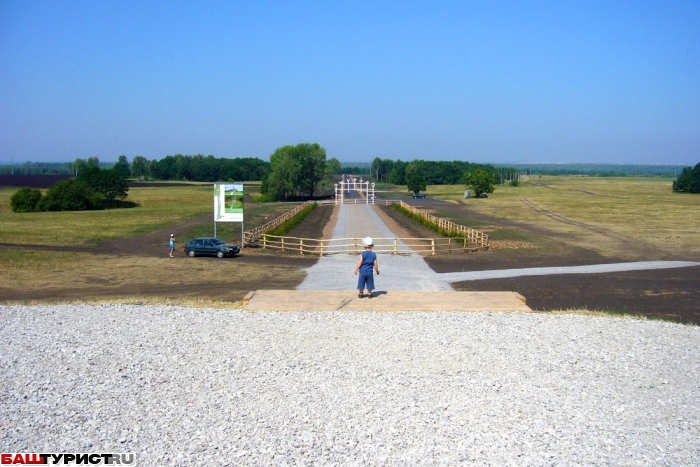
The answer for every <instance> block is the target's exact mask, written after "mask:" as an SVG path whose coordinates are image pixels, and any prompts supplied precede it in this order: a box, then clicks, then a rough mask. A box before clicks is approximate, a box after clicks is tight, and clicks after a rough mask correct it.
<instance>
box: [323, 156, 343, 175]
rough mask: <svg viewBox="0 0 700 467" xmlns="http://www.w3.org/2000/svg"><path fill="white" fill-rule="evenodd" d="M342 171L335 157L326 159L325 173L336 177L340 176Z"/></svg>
mask: <svg viewBox="0 0 700 467" xmlns="http://www.w3.org/2000/svg"><path fill="white" fill-rule="evenodd" d="M342 171H343V169H342V167H341V166H340V161H339V160H338V159H336V158H335V157H331V158H330V159H328V161H327V162H326V173H327V174H331V175H336V174H340V173H341V172H342Z"/></svg>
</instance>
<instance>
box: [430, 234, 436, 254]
mask: <svg viewBox="0 0 700 467" xmlns="http://www.w3.org/2000/svg"><path fill="white" fill-rule="evenodd" d="M430 243H431V245H432V250H433V253H432V255H433V256H435V239H434V238H431V239H430Z"/></svg>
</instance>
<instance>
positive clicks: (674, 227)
mask: <svg viewBox="0 0 700 467" xmlns="http://www.w3.org/2000/svg"><path fill="white" fill-rule="evenodd" d="M537 184H539V185H537ZM671 185H672V180H671V179H662V178H642V177H640V178H632V177H624V178H601V177H576V176H569V177H561V176H560V177H554V176H542V177H541V178H535V177H533V178H532V179H530V180H527V181H521V184H520V186H518V187H511V186H509V185H505V186H497V187H496V191H495V192H494V193H492V194H490V195H489V198H488V199H474V198H471V199H466V200H465V199H463V193H464V187H463V186H429V187H428V189H427V190H426V193H428V195H429V196H430V197H431V198H437V199H442V200H446V201H449V202H451V203H455V204H461V205H464V206H465V207H468V209H469V210H470V211H473V212H475V213H480V214H484V215H488V216H491V217H496V218H500V219H504V220H508V219H510V220H513V221H517V222H520V223H525V224H530V225H535V226H540V227H543V228H546V229H548V230H551V231H553V232H557V233H560V234H564V235H569V236H570V237H571V242H573V243H578V244H579V246H582V247H591V246H593V247H595V248H596V249H602V250H605V249H606V244H605V242H608V243H609V246H610V247H613V246H614V245H613V244H612V243H614V242H611V241H610V234H612V235H613V236H616V237H617V238H619V239H624V238H629V239H638V240H639V241H641V242H645V243H648V244H652V245H654V246H656V247H658V248H661V249H665V250H677V251H678V252H688V253H691V254H694V255H698V254H700V208H699V206H700V197H699V196H696V195H690V194H682V193H673V192H672V191H671ZM477 224H478V222H477ZM474 227H475V228H479V227H480V226H479V225H475V226H474ZM482 227H483V225H482ZM603 237H605V238H603Z"/></svg>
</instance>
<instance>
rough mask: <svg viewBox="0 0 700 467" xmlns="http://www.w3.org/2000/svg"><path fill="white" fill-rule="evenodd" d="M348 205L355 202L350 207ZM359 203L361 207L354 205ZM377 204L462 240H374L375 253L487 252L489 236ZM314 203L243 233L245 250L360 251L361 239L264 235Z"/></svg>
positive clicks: (387, 202)
mask: <svg viewBox="0 0 700 467" xmlns="http://www.w3.org/2000/svg"><path fill="white" fill-rule="evenodd" d="M349 201H354V202H353V203H350V202H349ZM357 201H360V203H357ZM374 201H375V203H376V204H384V205H390V204H393V203H398V204H399V205H400V206H401V207H403V208H404V209H406V210H407V211H409V212H411V213H413V214H416V215H418V216H420V217H421V218H423V219H425V220H427V221H429V222H432V223H434V224H435V225H437V226H439V227H440V228H442V229H444V230H446V231H447V232H450V233H454V234H456V235H458V236H459V237H462V238H443V237H439V238H376V239H374V240H375V243H374V245H375V247H374V251H375V252H377V253H392V254H411V253H418V254H423V255H436V254H445V253H458V252H468V251H476V250H478V249H482V248H488V245H489V236H488V235H486V234H485V233H483V232H479V231H478V230H474V229H472V228H470V227H466V226H463V225H460V224H455V223H454V222H452V221H448V220H446V219H442V218H440V217H436V216H433V215H432V214H428V213H427V212H423V211H421V210H420V209H416V208H414V207H413V206H411V205H409V204H406V203H404V202H403V201H401V200H385V199H381V200H374ZM312 202H313V201H307V202H305V203H303V204H300V205H298V206H296V207H295V208H294V209H291V210H289V211H287V212H285V213H284V214H282V215H281V216H279V217H277V218H276V219H273V220H272V221H270V222H268V223H266V224H263V225H261V226H259V227H255V228H254V229H250V230H246V231H245V232H244V233H243V240H244V242H245V245H247V246H261V247H263V248H271V249H276V250H281V251H290V252H298V253H300V254H302V255H303V254H311V255H320V256H323V255H330V254H336V253H350V254H354V253H358V252H359V251H362V249H363V248H362V243H361V242H362V239H359V238H341V239H333V240H318V239H313V238H297V237H284V236H278V235H270V234H268V233H266V232H268V231H269V230H272V229H274V228H275V227H277V226H279V225H280V224H282V223H283V222H284V221H286V220H289V219H291V218H293V217H294V216H296V215H297V214H298V213H299V212H300V211H301V210H303V209H304V208H305V207H307V206H309V205H310V204H311V203H312ZM317 203H318V204H319V205H333V204H335V201H334V200H326V201H319V202H317ZM365 203H366V201H365V200H363V199H360V200H346V201H345V203H344V204H365Z"/></svg>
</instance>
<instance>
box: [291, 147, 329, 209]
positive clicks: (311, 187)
mask: <svg viewBox="0 0 700 467" xmlns="http://www.w3.org/2000/svg"><path fill="white" fill-rule="evenodd" d="M294 152H295V153H296V156H297V157H299V159H300V165H301V173H300V176H301V179H300V180H299V181H298V184H299V185H300V187H301V189H302V190H303V191H305V192H307V193H308V194H309V197H311V198H313V196H314V192H315V191H316V187H317V185H318V183H319V182H320V181H321V180H323V175H324V174H325V172H326V150H325V149H324V148H322V147H321V146H320V145H319V144H318V143H313V144H308V143H301V144H297V146H296V147H295V148H294Z"/></svg>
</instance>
